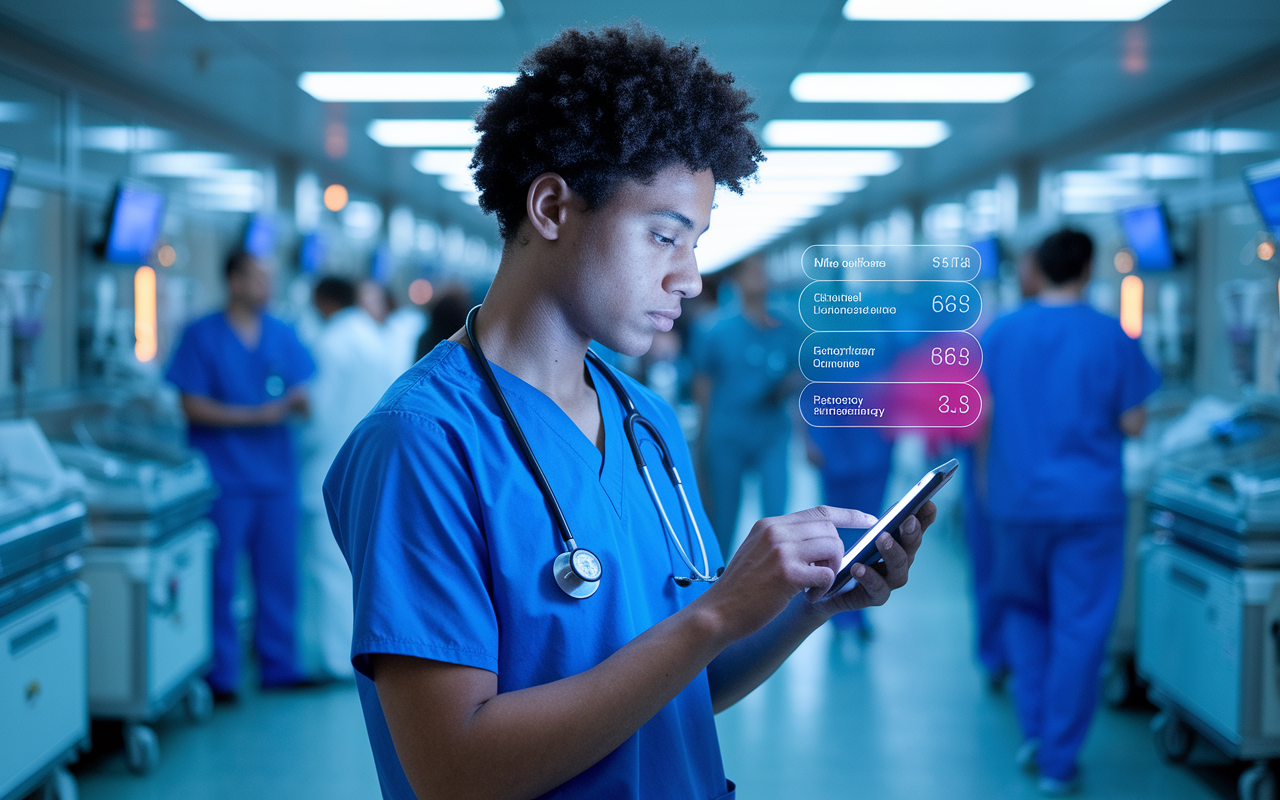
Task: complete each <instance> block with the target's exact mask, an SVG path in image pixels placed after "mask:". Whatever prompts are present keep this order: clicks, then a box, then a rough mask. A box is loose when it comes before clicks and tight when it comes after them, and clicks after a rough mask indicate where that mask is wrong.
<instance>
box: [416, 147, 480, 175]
mask: <svg viewBox="0 0 1280 800" xmlns="http://www.w3.org/2000/svg"><path fill="white" fill-rule="evenodd" d="M472 155H474V154H473V152H472V151H471V150H420V151H419V152H417V153H414V154H413V168H414V169H416V170H417V171H418V172H421V173H424V174H426V175H470V174H471V157H472Z"/></svg>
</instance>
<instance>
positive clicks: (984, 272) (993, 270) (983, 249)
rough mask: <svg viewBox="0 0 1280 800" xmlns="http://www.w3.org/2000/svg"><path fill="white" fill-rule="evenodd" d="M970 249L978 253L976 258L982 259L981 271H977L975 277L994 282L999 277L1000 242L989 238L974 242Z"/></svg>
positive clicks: (991, 237) (994, 238) (992, 237)
mask: <svg viewBox="0 0 1280 800" xmlns="http://www.w3.org/2000/svg"><path fill="white" fill-rule="evenodd" d="M972 247H973V249H974V250H977V251H978V256H979V257H980V258H981V259H982V269H980V270H978V274H977V276H976V277H977V278H981V279H983V280H995V279H996V278H998V277H1000V240H999V239H997V238H996V237H994V236H990V237H987V238H986V239H979V240H978V241H976V242H974V243H973V245H972Z"/></svg>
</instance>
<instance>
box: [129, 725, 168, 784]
mask: <svg viewBox="0 0 1280 800" xmlns="http://www.w3.org/2000/svg"><path fill="white" fill-rule="evenodd" d="M124 753H125V760H126V761H128V762H129V769H131V770H133V771H134V772H135V773H137V774H138V775H146V774H147V773H148V772H150V771H151V770H153V769H155V767H156V764H159V763H160V739H159V738H158V737H157V736H156V732H155V731H154V730H152V729H151V728H150V727H149V726H147V725H136V724H132V723H130V724H127V725H125V726H124Z"/></svg>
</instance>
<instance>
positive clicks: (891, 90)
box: [791, 72, 1035, 103]
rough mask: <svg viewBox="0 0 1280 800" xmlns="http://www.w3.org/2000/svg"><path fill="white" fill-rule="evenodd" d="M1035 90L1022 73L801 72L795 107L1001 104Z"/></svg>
mask: <svg viewBox="0 0 1280 800" xmlns="http://www.w3.org/2000/svg"><path fill="white" fill-rule="evenodd" d="M1034 85H1035V80H1034V79H1032V77H1031V75H1030V74H1028V73H1026V72H802V73H800V74H799V75H797V76H796V77H795V80H793V81H792V82H791V96H792V98H794V99H795V100H797V101H799V102H801V103H1007V102H1009V101H1010V100H1012V99H1013V98H1015V97H1017V96H1018V95H1020V94H1022V93H1023V92H1025V91H1027V90H1028V89H1030V88H1031V87H1032V86H1034Z"/></svg>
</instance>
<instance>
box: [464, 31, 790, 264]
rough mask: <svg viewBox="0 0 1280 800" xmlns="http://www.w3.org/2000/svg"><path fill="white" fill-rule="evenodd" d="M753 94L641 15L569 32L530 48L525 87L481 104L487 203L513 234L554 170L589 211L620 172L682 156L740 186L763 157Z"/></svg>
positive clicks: (641, 171)
mask: <svg viewBox="0 0 1280 800" xmlns="http://www.w3.org/2000/svg"><path fill="white" fill-rule="evenodd" d="M751 101H752V99H751V97H750V95H748V94H747V93H746V92H745V91H743V90H742V89H739V88H735V87H734V85H733V76H732V75H730V74H729V73H727V72H717V71H716V70H715V69H713V68H712V67H711V65H710V64H709V63H707V60H706V59H705V58H703V57H702V56H701V55H699V52H698V47H697V46H695V45H691V44H687V43H684V42H681V43H680V44H677V45H674V46H672V45H668V44H667V42H666V40H665V39H663V38H662V36H661V35H659V34H657V33H655V32H653V31H650V30H646V29H645V28H643V27H641V26H640V25H639V24H638V23H632V24H631V25H629V26H627V27H610V28H603V29H601V30H598V31H587V32H583V31H579V30H576V29H569V30H566V31H564V32H563V33H562V34H560V36H558V37H557V38H555V39H554V40H552V41H551V42H549V43H547V44H545V45H543V46H541V47H539V48H538V49H537V50H535V51H533V53H531V54H530V55H529V56H527V57H526V58H525V60H524V61H523V62H522V63H521V65H520V73H519V76H518V77H517V79H516V82H515V84H514V85H512V86H507V87H503V88H501V89H498V90H496V91H495V92H494V93H493V97H492V99H491V100H490V101H489V102H488V103H487V104H486V105H485V106H484V108H482V109H481V111H480V114H479V117H478V118H477V120H476V129H477V130H478V131H479V132H480V143H479V145H478V146H477V147H476V150H475V157H474V158H473V159H472V161H471V168H472V169H473V170H474V179H475V184H476V187H477V188H478V189H479V190H480V207H481V208H483V209H484V210H485V211H486V212H491V213H494V214H496V215H497V217H498V230H499V232H500V233H501V234H502V237H503V238H504V239H507V240H510V239H511V238H512V237H513V236H514V235H515V233H516V231H517V229H518V228H519V227H520V223H521V222H523V221H524V218H525V198H526V195H527V194H528V190H529V185H530V184H531V183H533V179H534V178H536V177H538V176H539V175H541V174H543V173H544V172H555V173H557V174H559V175H560V176H561V177H563V178H564V179H565V181H566V182H567V183H568V184H569V186H570V188H572V189H573V190H574V191H575V192H576V193H578V194H579V195H580V196H582V197H583V198H584V199H585V200H586V203H587V207H588V208H591V209H594V208H599V207H600V206H601V205H602V204H603V203H605V202H606V201H607V200H608V199H609V197H610V195H611V193H612V191H613V189H614V188H615V187H616V186H617V185H618V183H619V182H620V181H621V180H623V179H634V180H640V181H647V180H650V179H652V178H653V176H654V175H656V174H657V173H658V172H659V171H660V170H662V169H664V168H666V167H668V166H670V165H671V164H674V163H680V164H684V165H685V166H686V167H688V168H689V169H690V170H692V171H694V172H700V171H702V170H705V169H710V170H711V173H712V175H713V176H714V177H715V180H716V183H717V184H720V185H723V186H727V187H728V188H729V189H731V190H732V191H734V192H737V193H738V194H741V193H742V179H743V178H746V177H748V176H750V175H752V174H754V173H755V171H756V164H757V163H758V162H760V161H762V160H763V159H764V156H763V155H762V154H761V152H760V146H759V145H758V144H757V143H756V138H755V136H754V135H753V134H752V133H751V131H750V130H749V129H748V128H747V124H748V123H751V122H754V121H755V120H756V114H755V113H754V112H752V111H751V110H750V106H751Z"/></svg>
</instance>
